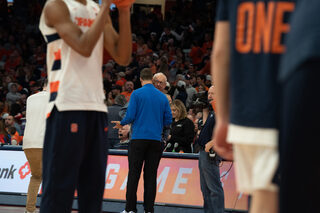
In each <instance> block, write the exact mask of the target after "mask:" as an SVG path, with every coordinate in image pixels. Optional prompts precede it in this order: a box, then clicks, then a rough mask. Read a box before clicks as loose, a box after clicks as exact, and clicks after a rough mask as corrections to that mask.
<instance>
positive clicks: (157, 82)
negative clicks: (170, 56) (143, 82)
mask: <svg viewBox="0 0 320 213" xmlns="http://www.w3.org/2000/svg"><path fill="white" fill-rule="evenodd" d="M153 82H154V83H155V84H161V85H164V84H166V82H163V81H159V80H153Z"/></svg>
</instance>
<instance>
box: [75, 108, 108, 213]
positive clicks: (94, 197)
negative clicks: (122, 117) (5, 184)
mask: <svg viewBox="0 0 320 213" xmlns="http://www.w3.org/2000/svg"><path fill="white" fill-rule="evenodd" d="M83 114H85V115H84V116H85V120H84V123H83V125H84V126H85V127H86V128H85V131H86V132H85V153H84V158H83V161H82V162H81V165H80V171H79V177H78V186H77V188H78V204H79V212H81V213H86V212H92V213H95V212H101V208H102V200H103V194H104V186H105V175H106V164H107V147H106V146H107V141H106V140H107V114H106V113H103V112H92V111H90V112H83Z"/></svg>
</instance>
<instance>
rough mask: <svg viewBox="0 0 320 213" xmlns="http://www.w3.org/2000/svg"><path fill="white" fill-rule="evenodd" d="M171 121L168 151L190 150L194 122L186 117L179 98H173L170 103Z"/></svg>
mask: <svg viewBox="0 0 320 213" xmlns="http://www.w3.org/2000/svg"><path fill="white" fill-rule="evenodd" d="M171 111H172V117H173V122H172V124H171V132H170V135H169V140H168V144H169V143H170V144H171V146H170V147H168V145H167V147H168V148H167V149H166V151H168V152H171V151H172V152H180V151H182V152H185V153H191V152H192V148H191V146H192V143H193V138H194V124H193V122H192V121H191V120H190V119H189V118H187V111H186V107H185V106H184V104H183V103H182V102H181V101H180V100H174V101H173V103H172V105H171Z"/></svg>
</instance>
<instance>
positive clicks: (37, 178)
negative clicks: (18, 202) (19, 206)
mask: <svg viewBox="0 0 320 213" xmlns="http://www.w3.org/2000/svg"><path fill="white" fill-rule="evenodd" d="M24 153H25V155H26V157H27V160H28V161H29V165H30V169H31V179H30V183H29V187H28V195H27V204H26V209H27V211H28V212H33V211H35V210H36V202H37V195H38V191H39V186H40V184H41V181H42V149H39V148H31V149H25V150H24Z"/></svg>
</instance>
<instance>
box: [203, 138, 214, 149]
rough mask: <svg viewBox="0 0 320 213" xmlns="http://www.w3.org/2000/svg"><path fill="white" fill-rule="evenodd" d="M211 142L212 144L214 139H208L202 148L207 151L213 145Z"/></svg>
mask: <svg viewBox="0 0 320 213" xmlns="http://www.w3.org/2000/svg"><path fill="white" fill-rule="evenodd" d="M213 144H214V140H211V141H209V142H208V143H207V144H206V146H205V149H204V150H205V151H206V152H209V151H210V149H211V148H212V147H213Z"/></svg>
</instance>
